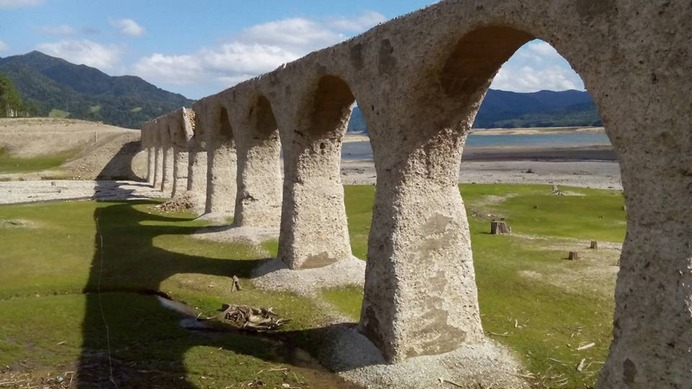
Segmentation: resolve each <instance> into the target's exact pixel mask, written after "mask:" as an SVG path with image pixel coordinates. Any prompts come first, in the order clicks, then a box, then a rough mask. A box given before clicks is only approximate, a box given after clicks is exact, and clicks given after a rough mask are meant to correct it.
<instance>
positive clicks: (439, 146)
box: [359, 127, 483, 362]
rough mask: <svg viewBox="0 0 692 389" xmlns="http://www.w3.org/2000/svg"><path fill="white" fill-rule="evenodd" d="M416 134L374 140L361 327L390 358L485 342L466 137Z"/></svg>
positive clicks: (402, 358) (442, 350)
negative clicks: (467, 196) (463, 183)
mask: <svg viewBox="0 0 692 389" xmlns="http://www.w3.org/2000/svg"><path fill="white" fill-rule="evenodd" d="M412 128H415V127H412ZM374 132H375V131H371V134H372V133H374ZM412 137H414V135H413V134H412V135H410V136H409V137H408V138H407V137H398V136H394V137H391V136H387V137H386V138H380V137H378V136H373V137H372V144H373V151H374V152H375V158H376V161H377V162H376V165H377V190H376V195H375V204H374V208H373V222H372V226H371V229H370V237H369V242H368V261H367V267H366V274H365V294H364V299H363V305H362V309H361V319H360V323H359V330H360V331H361V332H362V333H363V334H365V335H366V336H367V337H368V338H369V339H370V340H371V341H372V342H373V343H374V344H375V345H376V346H377V347H378V348H379V349H380V350H381V351H382V353H383V355H384V357H385V359H387V361H389V362H400V361H403V360H405V359H407V358H411V357H416V356H420V355H434V354H441V353H445V352H449V351H452V350H455V349H457V348H459V347H460V346H462V345H465V344H474V343H479V342H481V341H482V340H483V329H482V327H481V321H480V314H479V309H478V296H477V288H476V282H475V272H474V268H473V259H472V254H471V240H470V233H469V227H468V221H467V219H466V212H465V208H464V203H463V201H462V199H461V196H460V194H459V187H458V171H459V164H460V161H461V150H462V147H461V142H462V140H463V136H462V135H461V134H460V132H453V131H444V132H442V133H440V134H438V136H436V137H434V138H431V139H427V140H422V141H419V142H416V141H414V142H410V143H409V142H408V141H407V140H406V139H408V140H409V141H410V140H412ZM392 150H396V151H397V154H398V155H396V156H395V155H394V153H393V152H392Z"/></svg>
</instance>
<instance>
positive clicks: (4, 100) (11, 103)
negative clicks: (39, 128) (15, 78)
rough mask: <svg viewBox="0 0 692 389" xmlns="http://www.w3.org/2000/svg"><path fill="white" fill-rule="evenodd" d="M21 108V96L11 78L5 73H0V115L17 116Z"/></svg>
mask: <svg viewBox="0 0 692 389" xmlns="http://www.w3.org/2000/svg"><path fill="white" fill-rule="evenodd" d="M21 110H22V98H21V96H19V92H17V90H16V89H15V88H14V85H13V84H12V80H11V79H10V78H9V77H8V76H6V75H0V117H13V116H17V115H18V114H19V112H20V111H21Z"/></svg>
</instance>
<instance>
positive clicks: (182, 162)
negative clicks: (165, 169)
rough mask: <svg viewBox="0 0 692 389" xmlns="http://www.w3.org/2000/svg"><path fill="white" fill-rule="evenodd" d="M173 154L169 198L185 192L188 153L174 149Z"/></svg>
mask: <svg viewBox="0 0 692 389" xmlns="http://www.w3.org/2000/svg"><path fill="white" fill-rule="evenodd" d="M173 152H174V154H173V164H174V166H173V188H172V191H171V196H172V197H175V196H180V195H182V194H183V193H185V191H186V190H187V181H188V177H187V174H188V152H187V150H180V149H179V148H177V147H176V148H174V151H173Z"/></svg>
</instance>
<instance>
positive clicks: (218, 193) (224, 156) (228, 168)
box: [204, 139, 238, 213]
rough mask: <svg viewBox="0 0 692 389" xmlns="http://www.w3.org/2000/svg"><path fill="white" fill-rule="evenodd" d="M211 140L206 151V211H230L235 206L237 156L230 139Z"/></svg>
mask: <svg viewBox="0 0 692 389" xmlns="http://www.w3.org/2000/svg"><path fill="white" fill-rule="evenodd" d="M218 141H220V142H221V143H218V144H217V143H216V141H212V142H211V143H212V145H210V147H209V148H208V151H207V201H206V205H205V209H204V211H205V212H206V213H231V212H233V209H234V206H235V197H236V182H235V179H236V169H237V167H236V166H237V160H238V157H237V155H236V151H235V145H234V143H233V141H232V140H230V139H228V140H225V141H221V140H218Z"/></svg>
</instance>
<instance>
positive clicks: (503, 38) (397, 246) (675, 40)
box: [142, 0, 692, 388]
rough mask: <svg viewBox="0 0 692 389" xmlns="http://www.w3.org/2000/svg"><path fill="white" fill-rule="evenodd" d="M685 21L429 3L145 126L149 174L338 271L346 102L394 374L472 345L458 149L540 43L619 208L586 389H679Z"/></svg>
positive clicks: (596, 4) (375, 311) (688, 227)
mask: <svg viewBox="0 0 692 389" xmlns="http://www.w3.org/2000/svg"><path fill="white" fill-rule="evenodd" d="M691 20H692V3H690V2H689V1H644V0H553V1H547V0H546V1H535V0H511V1H506V0H484V1H480V0H458V1H454V0H451V1H442V2H439V3H437V4H435V5H433V6H430V7H428V8H425V9H423V10H420V11H418V12H415V13H412V14H409V15H406V16H403V17H399V18H396V19H394V20H391V21H389V22H387V23H384V24H381V25H379V26H377V27H375V28H373V29H372V30H370V31H368V32H366V33H364V34H362V35H359V36H357V37H355V38H353V39H350V40H348V41H346V42H343V43H341V44H338V45H336V46H333V47H329V48H327V49H324V50H320V51H316V52H313V53H311V54H309V55H307V56H305V57H304V58H301V59H299V60H297V61H295V62H292V63H289V64H286V65H284V66H282V67H280V68H278V69H276V70H275V71H272V72H269V73H267V74H263V75H261V76H259V77H257V78H254V79H252V80H249V81H246V82H243V83H241V84H238V85H236V86H234V87H232V88H229V89H226V90H224V91H222V92H220V93H218V94H215V95H212V96H208V97H206V98H203V99H201V100H199V101H198V102H196V103H195V104H194V106H193V107H192V110H184V109H181V110H178V111H175V112H172V113H170V114H168V115H165V116H163V117H161V118H159V119H157V120H154V121H152V122H149V123H146V124H145V125H144V127H143V129H142V144H143V147H144V148H146V149H147V150H148V151H149V155H150V179H151V180H152V182H153V183H155V185H160V186H161V188H162V190H165V191H171V193H172V194H173V195H175V194H178V193H182V192H185V191H190V192H192V193H195V194H196V195H197V196H199V198H200V199H201V200H202V201H203V202H204V204H205V208H206V211H207V212H224V211H226V212H233V214H234V216H235V224H236V225H238V226H256V227H277V226H280V231H281V232H280V239H279V257H280V258H281V260H283V261H284V262H285V263H286V264H287V265H288V266H289V267H290V268H291V269H295V271H300V270H301V269H304V268H312V267H319V266H326V265H328V264H330V263H333V262H336V261H340V260H343V259H344V258H348V257H350V256H351V250H350V247H349V239H348V232H347V229H346V214H345V209H344V197H343V188H342V183H341V179H340V172H339V166H340V149H341V139H342V136H343V135H344V133H345V131H346V125H347V122H348V120H349V116H350V113H351V107H352V103H353V102H354V101H356V100H357V102H358V104H359V106H360V107H361V109H362V112H363V115H364V118H365V120H366V122H367V125H368V128H369V133H370V138H371V143H372V148H373V154H374V161H375V167H376V172H377V187H376V198H375V203H374V209H373V219H372V227H371V233H370V237H369V248H368V258H367V269H366V279H365V297H364V302H363V307H362V316H361V320H360V324H359V330H360V332H361V333H362V334H364V335H365V336H367V338H368V339H369V340H370V341H371V342H372V343H373V344H374V345H375V346H377V348H378V349H379V350H380V351H381V352H382V354H383V355H384V357H385V358H386V360H387V361H389V362H391V363H398V362H402V361H404V360H407V359H409V358H412V357H415V356H419V355H430V354H440V353H445V352H447V351H450V350H453V349H455V348H457V347H460V346H462V345H464V344H474V343H477V342H481V341H482V340H483V330H482V328H481V321H480V317H479V311H478V299H477V290H476V284H475V279H474V269H473V263H472V251H471V245H470V238H469V230H468V223H467V220H466V214H465V211H464V204H463V202H462V198H461V197H460V195H459V191H458V188H457V179H458V176H457V175H458V171H459V164H460V160H461V153H462V149H463V145H464V140H465V137H466V134H467V133H468V131H469V129H470V126H471V124H472V122H473V119H474V117H475V114H476V111H477V110H478V107H479V104H480V102H481V100H482V98H483V96H484V94H485V92H486V90H487V88H488V86H489V85H490V82H491V80H492V79H493V77H494V75H495V74H496V72H497V71H498V69H499V68H500V66H501V65H502V63H503V62H505V61H506V60H507V59H508V58H509V57H510V56H511V55H512V54H513V53H514V52H515V51H516V50H517V49H518V48H519V47H520V46H522V45H523V44H524V43H526V42H528V41H530V40H532V39H534V38H540V39H542V40H544V41H546V42H548V43H550V44H551V45H552V46H553V47H554V48H555V49H557V51H558V52H560V54H562V55H563V56H564V57H565V58H566V59H567V60H568V61H569V62H570V63H571V65H572V66H573V68H574V69H575V70H576V71H577V72H578V73H579V74H580V75H581V77H582V78H583V80H584V83H585V85H586V87H587V89H588V90H589V91H590V93H591V95H592V96H593V99H594V101H595V103H596V105H597V107H598V110H599V112H600V115H601V117H602V119H603V122H604V125H605V128H606V131H607V134H608V136H609V137H610V140H611V142H612V144H613V146H614V148H615V151H616V153H617V155H618V159H619V162H620V166H621V173H622V184H623V187H624V191H625V194H626V205H627V209H628V216H627V237H626V239H625V242H624V246H623V250H622V256H621V269H620V272H619V274H618V278H617V287H616V293H615V299H616V308H615V315H614V338H613V342H612V345H611V347H610V353H609V356H608V360H607V361H606V364H605V365H604V367H603V369H602V372H601V375H600V378H599V381H598V384H599V386H600V387H614V388H622V387H640V388H645V387H646V388H649V387H657V388H662V387H680V388H682V387H689V386H690V385H692V384H691V383H692V368H691V366H692V131H691V124H690V123H692V102H691V100H690V91H692V74H691V70H692V57H691V56H690V47H691V46H692V43H691V42H692V22H691ZM280 152H283V168H282V164H281V160H280V157H279V155H280ZM282 170H283V171H282ZM421 277H423V280H422V282H423V284H425V285H428V287H426V288H420V287H419V286H418V285H419V283H420V282H421ZM414 291H415V293H414Z"/></svg>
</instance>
